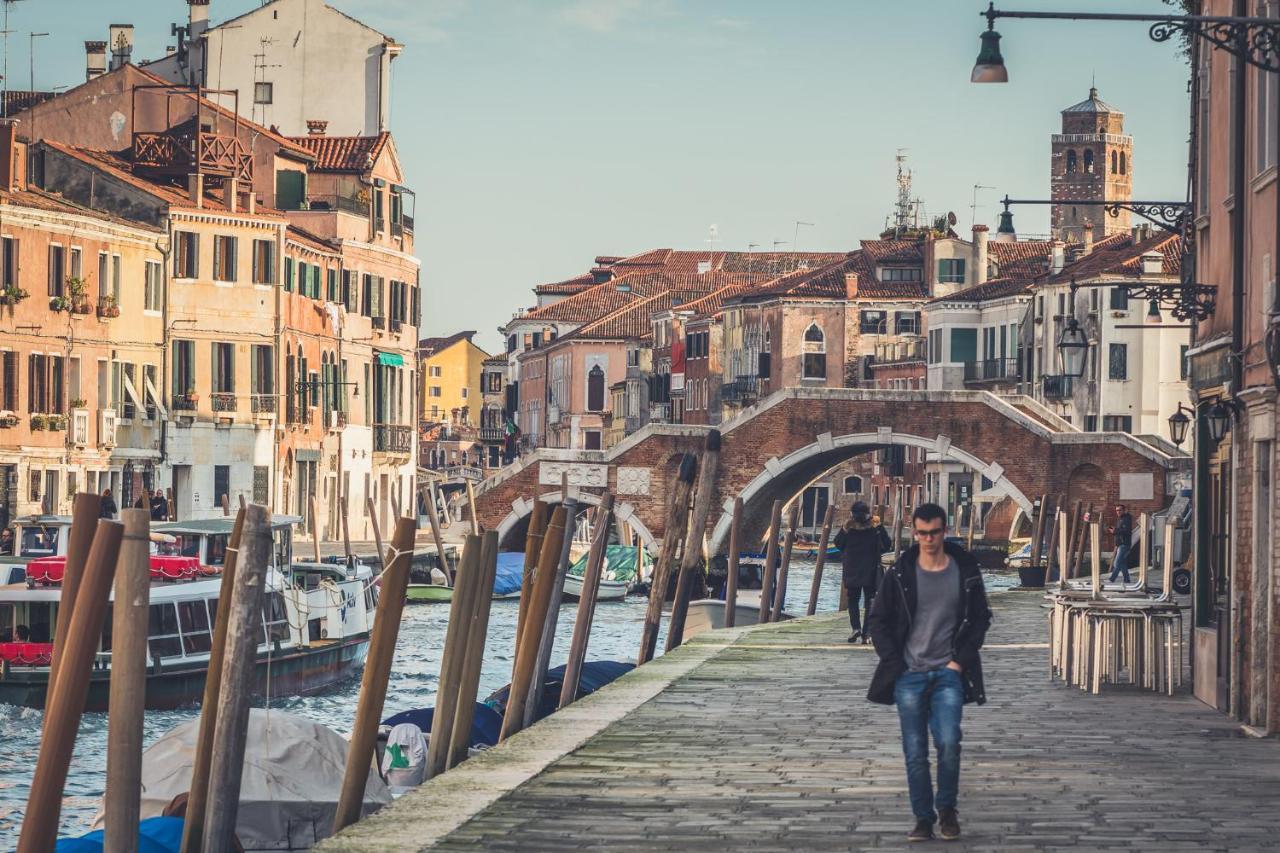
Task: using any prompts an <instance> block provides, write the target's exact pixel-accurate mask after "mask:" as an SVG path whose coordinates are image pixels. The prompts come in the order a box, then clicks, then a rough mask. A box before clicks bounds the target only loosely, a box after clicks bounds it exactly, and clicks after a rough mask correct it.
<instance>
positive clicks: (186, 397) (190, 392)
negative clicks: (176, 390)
mask: <svg viewBox="0 0 1280 853" xmlns="http://www.w3.org/2000/svg"><path fill="white" fill-rule="evenodd" d="M182 402H183V403H184V404H185V405H186V407H187V408H188V409H194V408H195V407H196V405H197V404H199V402H200V395H199V394H197V393H196V389H195V388H188V389H187V393H185V394H183V395H182Z"/></svg>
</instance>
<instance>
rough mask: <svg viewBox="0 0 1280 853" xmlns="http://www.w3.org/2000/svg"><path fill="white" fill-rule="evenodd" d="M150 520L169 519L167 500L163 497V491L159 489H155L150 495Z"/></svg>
mask: <svg viewBox="0 0 1280 853" xmlns="http://www.w3.org/2000/svg"><path fill="white" fill-rule="evenodd" d="M151 520H152V521H168V520H169V501H168V500H167V499H166V498H165V496H164V492H163V491H161V490H160V489H156V490H155V493H154V494H152V495H151Z"/></svg>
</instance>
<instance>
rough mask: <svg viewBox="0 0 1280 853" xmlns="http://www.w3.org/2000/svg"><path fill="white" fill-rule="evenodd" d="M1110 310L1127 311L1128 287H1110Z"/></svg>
mask: <svg viewBox="0 0 1280 853" xmlns="http://www.w3.org/2000/svg"><path fill="white" fill-rule="evenodd" d="M1111 310H1112V311H1128V310H1129V288H1127V287H1113V288H1111Z"/></svg>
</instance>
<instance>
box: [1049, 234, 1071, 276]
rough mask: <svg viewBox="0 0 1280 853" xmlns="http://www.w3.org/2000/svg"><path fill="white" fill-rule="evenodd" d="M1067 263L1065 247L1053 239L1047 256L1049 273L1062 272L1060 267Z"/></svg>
mask: <svg viewBox="0 0 1280 853" xmlns="http://www.w3.org/2000/svg"><path fill="white" fill-rule="evenodd" d="M1066 265H1067V247H1066V246H1064V245H1063V244H1062V243H1061V242H1059V241H1057V240H1054V241H1053V246H1052V247H1051V254H1050V256H1049V273H1050V274H1051V275H1057V274H1058V273H1060V272H1062V268H1063V267H1064V266H1066Z"/></svg>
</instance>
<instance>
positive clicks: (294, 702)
mask: <svg viewBox="0 0 1280 853" xmlns="http://www.w3.org/2000/svg"><path fill="white" fill-rule="evenodd" d="M833 568H834V571H832V570H831V569H833ZM790 575H791V577H790V581H789V582H788V585H787V599H786V609H787V610H788V611H789V612H791V613H803V612H804V609H805V607H806V606H807V605H808V597H809V588H810V585H811V583H812V580H813V563H811V562H795V563H792V568H791V572H790ZM823 575H824V576H823V583H822V589H821V592H820V595H819V598H818V612H819V613H823V612H829V611H832V610H835V609H836V607H837V605H838V603H839V597H840V570H839V566H838V564H837V565H836V566H835V567H832V566H830V565H829V564H828V570H827V571H824V573H823ZM1012 582H1013V581H1011V580H1010V579H1009V578H1008V577H1006V576H990V577H989V578H988V586H989V587H990V588H998V587H1001V586H1009V585H1011V583H1012ZM645 604H646V599H645V598H644V597H642V596H630V597H628V598H627V599H626V600H625V601H620V602H601V603H600V604H599V606H598V607H597V609H596V615H595V620H594V622H593V624H592V630H591V642H590V646H589V648H588V658H589V659H591V660H621V661H631V662H634V660H635V657H636V654H637V652H638V651H639V643H640V628H641V624H642V622H643V620H644V611H645ZM517 607H518V602H517V601H514V600H511V601H495V602H493V610H492V612H491V614H492V615H491V616H490V619H489V646H488V653H487V654H486V655H485V659H484V667H483V669H482V670H481V674H480V697H481V698H483V697H485V696H487V695H488V694H490V693H492V692H493V691H495V690H497V689H498V688H500V687H503V686H504V685H506V684H507V682H509V681H510V680H511V649H512V643H513V638H514V636H515V622H516V611H517ZM576 616H577V603H576V602H572V603H566V604H565V605H564V606H563V607H562V608H561V611H560V618H559V622H558V625H557V634H556V645H555V650H554V652H553V654H552V656H551V665H552V666H558V665H560V664H562V663H564V662H565V658H566V656H567V654H568V649H569V640H570V637H571V636H572V634H573V623H574V620H575V618H576ZM448 621H449V608H448V607H447V606H446V605H439V604H421V605H410V606H408V607H406V608H405V614H404V619H403V622H402V624H401V626H400V639H399V643H398V648H397V652H396V657H395V664H394V666H393V668H392V672H391V683H390V686H389V688H388V690H387V701H386V705H385V708H384V713H383V717H384V718H385V717H388V716H390V715H391V714H394V713H396V712H398V711H404V710H407V709H410V708H424V707H427V706H430V705H433V704H435V693H436V684H437V678H438V676H439V672H440V655H441V652H442V649H443V646H444V635H445V628H446V627H447V625H448ZM665 625H666V621H665V619H664V621H663V627H664V628H665ZM664 642H665V632H664V633H663V634H662V635H660V636H659V638H658V649H659V654H661V649H662V646H663V643H664ZM359 693H360V679H359V676H358V675H356V676H355V677H353V678H352V679H351V680H349V681H347V682H344V683H343V684H341V685H338V686H336V687H334V688H333V689H331V690H329V691H328V692H326V693H323V694H320V695H315V696H305V697H283V698H272V699H271V700H270V703H269V705H270V707H271V708H273V709H279V710H282V711H288V712H290V713H293V714H298V715H301V716H304V717H307V718H309V719H313V720H316V721H318V722H321V723H324V724H325V725H327V726H329V727H331V728H333V729H334V730H335V731H338V732H342V733H344V734H345V733H346V732H347V731H348V730H349V728H350V726H351V721H352V718H353V716H354V713H355V706H356V700H357V698H358V696H359ZM260 704H261V703H260ZM198 714H199V711H198V710H197V709H194V708H192V709H187V710H178V711H153V712H150V713H148V714H147V719H146V729H145V734H144V737H145V743H146V744H150V743H151V742H152V741H154V740H155V739H156V738H158V737H160V735H162V734H164V733H165V732H166V731H168V730H169V729H171V728H173V727H174V726H176V725H178V724H180V723H183V722H186V721H187V720H190V719H192V718H193V717H196V716H198ZM41 716H42V714H41V712H40V711H37V710H33V709H30V708H18V707H14V706H12V705H2V704H0V744H3V746H2V747H0V849H5V850H8V849H12V848H13V847H14V846H15V845H16V844H17V840H18V829H19V827H20V826H21V824H22V811H23V809H24V808H25V806H26V802H27V793H28V786H29V784H30V782H31V774H32V772H33V770H34V769H35V757H36V754H37V752H38V751H39V747H40V729H41V722H42V720H41ZM106 761H107V715H106V714H104V713H93V714H85V715H84V718H83V721H82V722H81V725H80V733H79V736H78V737H77V739H76V749H75V755H74V757H73V758H72V762H71V770H70V773H69V775H68V777H67V787H66V796H65V798H64V799H63V804H62V827H61V829H62V835H64V836H66V835H74V834H79V833H81V832H84V831H87V829H88V826H89V824H90V822H91V821H92V820H93V817H94V815H95V814H96V813H97V811H98V807H99V799H100V798H101V796H102V788H103V783H104V780H105V777H106Z"/></svg>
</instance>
